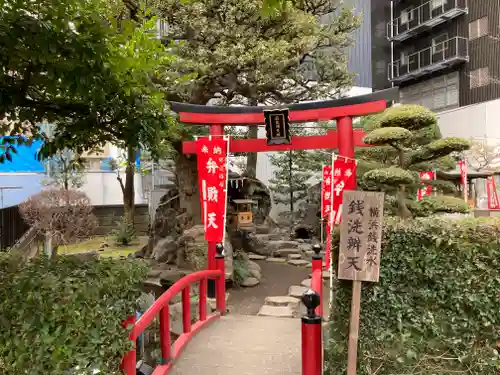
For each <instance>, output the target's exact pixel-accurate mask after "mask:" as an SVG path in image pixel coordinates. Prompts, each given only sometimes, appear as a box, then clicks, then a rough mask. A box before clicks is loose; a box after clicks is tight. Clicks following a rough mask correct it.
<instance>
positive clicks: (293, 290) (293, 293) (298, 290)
mask: <svg viewBox="0 0 500 375" xmlns="http://www.w3.org/2000/svg"><path fill="white" fill-rule="evenodd" d="M308 289H309V288H306V287H305V286H298V285H292V286H291V287H290V288H288V295H289V296H290V297H295V298H301V297H302V295H303V294H304V293H305V292H306V291H307V290H308Z"/></svg>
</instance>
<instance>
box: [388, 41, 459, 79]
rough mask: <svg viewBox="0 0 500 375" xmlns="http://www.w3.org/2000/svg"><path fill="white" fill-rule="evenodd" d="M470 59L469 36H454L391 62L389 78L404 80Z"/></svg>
mask: <svg viewBox="0 0 500 375" xmlns="http://www.w3.org/2000/svg"><path fill="white" fill-rule="evenodd" d="M466 61H469V44H468V39H467V38H462V37H454V38H450V39H447V40H445V41H443V42H441V43H437V44H434V45H432V46H431V47H428V48H425V49H423V50H420V51H417V52H415V53H411V54H409V55H407V56H405V58H404V59H400V60H396V61H394V63H393V64H392V67H391V64H389V80H390V81H392V82H396V83H399V82H403V81H407V80H410V79H414V78H417V77H421V76H424V75H426V74H430V73H433V72H436V71H439V70H442V69H446V68H448V67H450V66H453V65H457V64H461V63H463V62H466Z"/></svg>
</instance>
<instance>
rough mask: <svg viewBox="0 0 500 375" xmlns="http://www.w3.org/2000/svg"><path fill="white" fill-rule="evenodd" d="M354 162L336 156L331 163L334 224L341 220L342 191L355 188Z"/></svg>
mask: <svg viewBox="0 0 500 375" xmlns="http://www.w3.org/2000/svg"><path fill="white" fill-rule="evenodd" d="M355 172H356V161H355V160H353V159H348V158H343V157H342V156H337V157H336V158H335V160H334V162H333V173H332V174H333V190H332V194H333V196H332V214H333V220H334V223H335V224H340V222H341V219H342V207H343V205H342V197H343V194H344V190H354V189H355V188H356V173H355Z"/></svg>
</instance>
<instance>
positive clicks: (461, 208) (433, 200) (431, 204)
mask: <svg viewBox="0 0 500 375" xmlns="http://www.w3.org/2000/svg"><path fill="white" fill-rule="evenodd" d="M409 208H410V210H411V211H412V213H413V214H414V215H415V216H421V217H423V216H430V215H433V214H435V213H462V214H464V213H467V212H469V211H470V206H469V204H468V203H467V202H465V201H464V200H463V198H457V197H451V196H448V195H430V196H427V197H424V198H422V200H420V201H413V202H411V204H410V205H409Z"/></svg>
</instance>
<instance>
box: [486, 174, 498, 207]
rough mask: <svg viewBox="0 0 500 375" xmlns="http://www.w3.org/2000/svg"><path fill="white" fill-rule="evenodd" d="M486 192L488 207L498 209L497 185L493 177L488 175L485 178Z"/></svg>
mask: <svg viewBox="0 0 500 375" xmlns="http://www.w3.org/2000/svg"><path fill="white" fill-rule="evenodd" d="M486 192H487V194H488V209H489V210H500V202H499V201H498V193H497V185H496V183H495V178H494V177H493V176H490V177H488V178H487V179H486Z"/></svg>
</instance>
